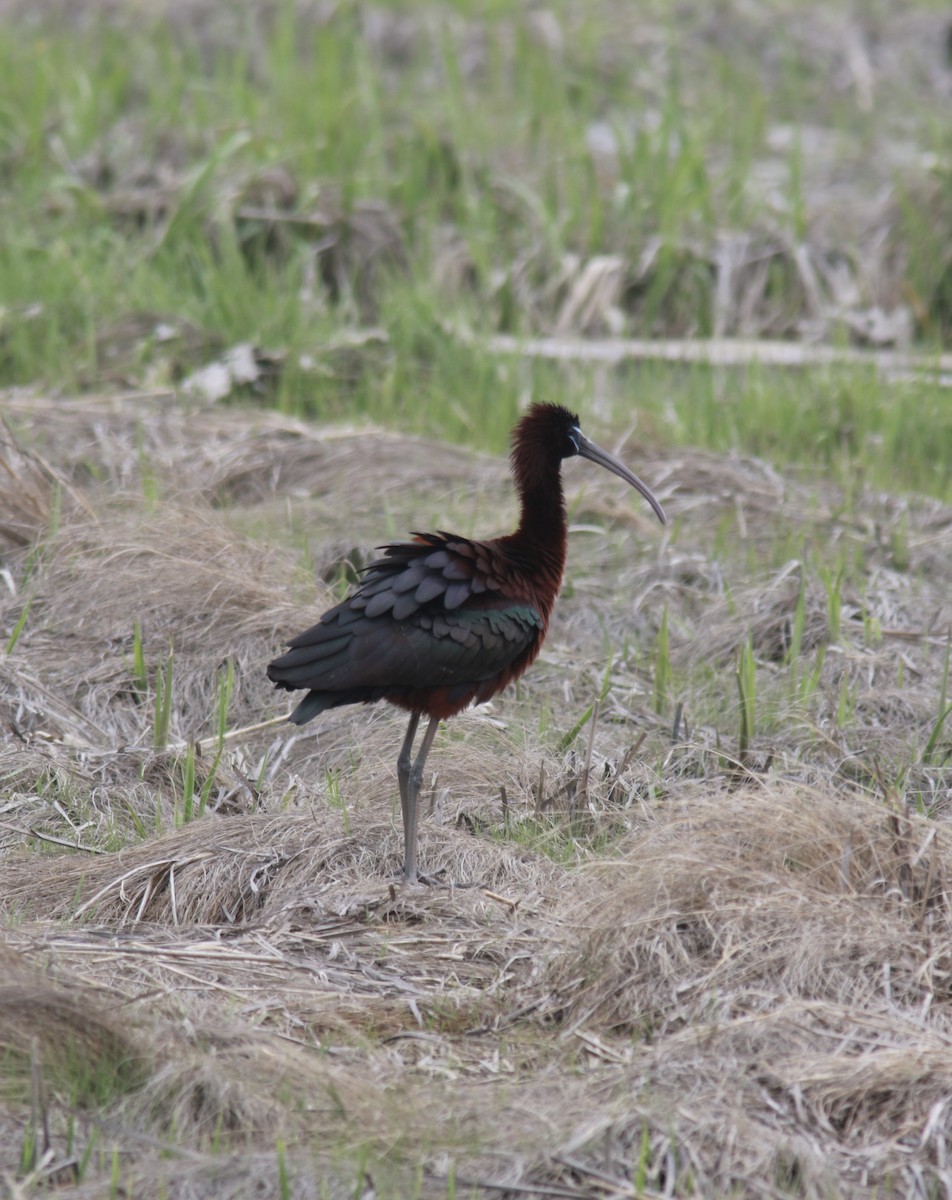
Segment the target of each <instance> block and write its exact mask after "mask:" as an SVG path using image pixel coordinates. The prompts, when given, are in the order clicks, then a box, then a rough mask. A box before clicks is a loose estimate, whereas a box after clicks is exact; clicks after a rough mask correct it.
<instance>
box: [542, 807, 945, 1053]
mask: <svg viewBox="0 0 952 1200" xmlns="http://www.w3.org/2000/svg"><path fill="white" fill-rule="evenodd" d="M596 880H597V883H596V886H597V888H598V892H599V893H600V895H599V896H598V898H597V899H596V900H595V901H594V903H593V902H592V900H591V899H590V898H587V899H586V901H585V903H584V909H581V908H579V906H578V901H577V900H576V901H574V902H573V912H572V914H571V915H568V916H567V918H566V919H567V921H568V922H569V923H570V924H573V925H577V926H578V927H579V928H580V930H581V931H582V935H581V937H580V939H579V942H578V944H577V946H576V947H575V949H574V950H573V951H571V952H569V953H568V954H564V955H560V956H559V958H558V959H557V961H556V962H555V963H554V964H553V967H552V972H553V973H552V982H553V984H554V986H555V988H556V989H557V990H558V991H559V992H560V993H563V994H564V1004H565V1015H566V1018H567V1019H568V1021H569V1022H570V1024H571V1025H583V1024H584V1025H595V1026H596V1027H599V1028H602V1029H613V1030H620V1029H629V1030H635V1029H637V1030H646V1031H652V1032H654V1033H661V1032H667V1031H669V1030H670V1029H672V1028H675V1029H676V1028H679V1027H681V1026H682V1025H685V1024H689V1023H690V1022H692V1021H695V1020H711V1019H717V1018H720V1019H728V1018H731V1017H733V1016H736V1015H738V1014H740V1013H746V1012H756V1011H758V1010H760V1009H761V1008H762V1007H763V1005H764V1001H763V997H764V996H765V995H770V996H774V995H779V996H781V997H786V996H796V997H799V998H801V999H804V1000H826V1001H830V1002H833V1003H837V1004H856V1005H857V1006H860V1007H862V1008H864V1009H866V1010H867V1011H880V1010H882V1009H883V1008H884V1006H885V1007H886V1008H889V1007H890V1006H893V1005H896V1004H899V1005H902V1006H913V1007H921V1006H922V1005H924V1004H926V1005H928V1004H932V1003H934V1002H937V1001H943V1002H944V1001H945V1000H946V999H948V998H949V996H950V992H949V980H948V978H947V974H948V970H949V968H950V967H952V958H947V956H946V954H945V952H944V950H942V949H941V947H942V945H943V939H945V938H949V937H952V913H950V907H949V900H948V894H947V892H948V889H949V887H950V885H952V847H949V846H947V845H946V838H945V836H944V833H943V832H941V831H940V829H939V828H938V827H937V826H936V825H935V824H934V823H932V822H930V821H928V820H926V819H924V818H916V817H909V816H905V815H901V814H898V813H894V812H890V811H889V809H888V808H887V807H886V806H885V805H883V804H882V803H881V802H877V801H873V800H870V799H867V798H865V797H863V796H859V795H849V794H848V793H847V794H840V795H837V796H833V795H828V794H823V793H820V792H815V791H814V792H811V791H807V790H805V789H801V788H786V789H784V788H775V787H770V788H766V787H765V788H758V787H750V788H746V789H745V790H743V791H741V792H737V793H734V794H730V793H719V794H714V795H703V794H702V795H698V796H694V797H691V798H690V799H687V798H685V799H684V800H682V801H681V802H680V803H679V804H677V806H675V807H674V808H673V810H672V811H670V812H666V813H663V814H662V815H661V816H660V817H659V819H658V821H657V822H656V823H655V824H653V825H652V826H651V827H650V828H649V829H648V830H647V831H646V832H645V833H643V834H641V835H639V836H637V837H636V838H634V839H632V841H631V842H630V843H629V844H628V845H627V846H626V847H625V850H624V854H623V856H622V857H620V858H619V859H618V860H617V861H615V862H612V863H610V864H607V865H604V866H603V867H601V868H599V870H598V872H597V875H596V876H595V879H594V880H593V883H595V881H596ZM937 947H938V949H937ZM712 1004H713V1005H714V1007H713V1008H712Z"/></svg>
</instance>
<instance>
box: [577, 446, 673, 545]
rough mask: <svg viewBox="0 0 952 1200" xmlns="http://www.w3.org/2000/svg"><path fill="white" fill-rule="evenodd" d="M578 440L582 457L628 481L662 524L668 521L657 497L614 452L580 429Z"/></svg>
mask: <svg viewBox="0 0 952 1200" xmlns="http://www.w3.org/2000/svg"><path fill="white" fill-rule="evenodd" d="M576 436H577V440H578V452H579V454H580V455H581V456H582V458H587V459H588V460H589V462H593V463H598V465H599V466H600V467H604V468H605V470H606V471H611V473H612V474H613V475H617V476H618V478H619V479H624V481H625V483H630V484H631V486H632V487H633V488H636V489H637V490H638V491H639V492H641V494H642V496H644V498H645V499H646V500H647V501H648V503H649V504H650V505H651V507H652V508H653V509H654V511H655V516H656V517H657V518H658V520H659V521H660V522H661V524H662V525H666V524H667V523H668V518H667V517H666V516H665V515H664V509H663V508H662V507H661V503H660V501H659V500H658V497H657V496H656V495H655V494H654V492H653V491H652V490H651V488H650V487H648V485H647V484H646V483H642V481H641V480H640V479H639V478H638V476H637V475H635V474H633V473H632V472H631V471H629V470H628V468H627V467H626V466H625V464H624V463H621V462H619V461H618V459H617V458H616V457H615V456H614V454H609V453H608V451H607V450H603V449H602V448H601V446H596V445H595V443H594V442H592V441H590V440H589V439H588V438H587V437H586V436H585V434H584V433H582V432H581V431H580V430H579V431H578V432H577V434H576Z"/></svg>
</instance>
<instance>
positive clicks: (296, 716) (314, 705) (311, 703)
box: [288, 692, 332, 725]
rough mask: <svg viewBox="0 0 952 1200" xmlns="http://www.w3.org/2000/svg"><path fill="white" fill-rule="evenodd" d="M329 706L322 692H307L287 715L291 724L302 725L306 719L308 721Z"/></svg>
mask: <svg viewBox="0 0 952 1200" xmlns="http://www.w3.org/2000/svg"><path fill="white" fill-rule="evenodd" d="M330 707H332V705H331V704H329V703H328V698H327V695H326V694H322V693H321V692H308V694H307V695H306V696H305V697H304V699H303V700H302V701H301V703H300V704H299V705H298V706H297V708H296V709H295V710H294V712H292V713H291V715H290V716H289V717H288V720H289V721H290V722H291V723H292V724H293V725H304V724H305V723H306V722H307V721H310V720H311V718H312V717H316V716H317V714H318V713H321V712H323V711H324V709H325V708H330Z"/></svg>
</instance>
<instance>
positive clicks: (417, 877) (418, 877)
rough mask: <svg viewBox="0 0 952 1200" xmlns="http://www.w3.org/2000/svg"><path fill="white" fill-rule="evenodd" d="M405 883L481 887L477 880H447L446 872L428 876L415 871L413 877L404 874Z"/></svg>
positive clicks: (426, 885) (424, 885)
mask: <svg viewBox="0 0 952 1200" xmlns="http://www.w3.org/2000/svg"><path fill="white" fill-rule="evenodd" d="M403 882H404V883H409V884H420V885H421V886H423V887H433V888H437V887H445V888H474V887H479V881H478V880H476V879H471V880H468V881H467V882H465V883H464V882H462V881H461V880H456V879H447V878H446V871H436V872H434V873H433V874H432V875H426V874H424V873H423V872H422V871H414V873H413V877H412V878H410V876H408V875H406V874H404V876H403Z"/></svg>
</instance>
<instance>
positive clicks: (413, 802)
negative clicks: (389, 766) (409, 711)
mask: <svg viewBox="0 0 952 1200" xmlns="http://www.w3.org/2000/svg"><path fill="white" fill-rule="evenodd" d="M418 720H419V718H418V717H413V718H412V719H411V726H412V732H416V722H417V721H418ZM439 727H440V720H439V717H430V723H429V725H427V727H426V733H424V735H423V741H422V742H421V743H420V750H419V753H418V754H417V756H416V761H415V762H414V764H413V767H412V769H411V770H410V774H409V779H408V780H407V784H406V802H405V804H404V807H403V842H404V855H405V858H404V862H403V875H404V878H405V879H406V881H407V883H416V878H417V868H416V851H417V815H418V814H417V797H418V796H419V794H420V785H421V784H422V783H423V765H424V763H425V762H426V756H427V755H428V754H429V753H430V747H431V746H432V745H433V739H434V738H435V737H436V731H437V729H439ZM410 733H411V730H407V737H406V739H404V743H403V750H401V751H400V757H401V758H402V757H403V752H404V750H406V752H407V765H409V756H410V751H409V745H408V743H410V742H412V740H413V739H412V737H411V736H410ZM397 769H398V772H399V770H400V766H399V762H398V767H397ZM401 798H402V796H401Z"/></svg>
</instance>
